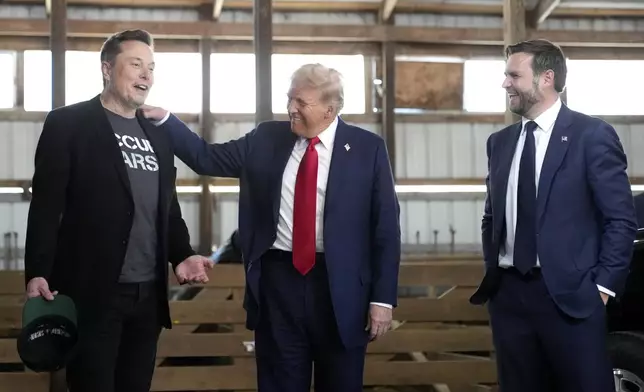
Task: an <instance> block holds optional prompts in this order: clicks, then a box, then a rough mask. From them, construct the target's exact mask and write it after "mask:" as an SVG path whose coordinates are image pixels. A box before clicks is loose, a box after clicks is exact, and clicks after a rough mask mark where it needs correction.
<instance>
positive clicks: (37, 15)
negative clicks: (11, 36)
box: [0, 3, 47, 19]
mask: <svg viewBox="0 0 644 392" xmlns="http://www.w3.org/2000/svg"><path fill="white" fill-rule="evenodd" d="M43 4H44V3H43ZM46 17H47V13H46V12H45V6H44V5H6V4H2V5H0V18H26V19H44V18H46Z"/></svg>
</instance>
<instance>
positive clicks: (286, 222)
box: [273, 117, 392, 309]
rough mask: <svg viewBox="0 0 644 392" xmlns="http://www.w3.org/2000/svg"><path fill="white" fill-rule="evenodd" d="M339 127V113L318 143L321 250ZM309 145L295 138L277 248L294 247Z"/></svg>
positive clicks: (286, 170)
mask: <svg viewBox="0 0 644 392" xmlns="http://www.w3.org/2000/svg"><path fill="white" fill-rule="evenodd" d="M337 128H338V118H337V117H336V118H335V119H334V120H333V122H332V123H331V125H329V127H328V128H327V129H325V130H324V131H322V132H321V133H320V134H319V135H318V137H319V138H320V142H319V143H318V144H316V145H315V150H316V151H317V153H318V179H317V205H316V214H315V215H316V217H315V243H316V245H315V248H316V251H317V252H324V201H325V197H326V185H327V180H328V179H329V168H330V167H331V155H332V152H333V143H334V141H335V133H336V130H337ZM308 145H309V142H308V140H307V139H305V138H303V137H300V138H298V140H297V141H296V142H295V146H294V147H293V150H292V151H291V156H290V157H289V159H288V162H287V163H286V167H285V168H284V174H283V175H282V192H281V197H280V210H279V220H278V222H277V238H276V239H275V243H273V248H275V249H280V250H284V251H287V252H290V251H291V250H292V249H293V205H294V200H295V180H296V179H297V171H298V169H299V167H300V162H301V161H302V158H303V157H304V153H305V152H306V148H307V146H308ZM372 304H374V305H380V306H384V307H387V308H390V309H391V308H392V306H391V305H390V304H383V303H379V302H372Z"/></svg>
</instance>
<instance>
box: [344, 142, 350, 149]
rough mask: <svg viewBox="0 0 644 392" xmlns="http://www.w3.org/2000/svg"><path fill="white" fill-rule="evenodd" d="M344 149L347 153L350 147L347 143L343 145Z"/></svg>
mask: <svg viewBox="0 0 644 392" xmlns="http://www.w3.org/2000/svg"><path fill="white" fill-rule="evenodd" d="M344 149H345V150H347V151H349V150H350V149H351V146H350V145H349V143H347V144H345V145H344Z"/></svg>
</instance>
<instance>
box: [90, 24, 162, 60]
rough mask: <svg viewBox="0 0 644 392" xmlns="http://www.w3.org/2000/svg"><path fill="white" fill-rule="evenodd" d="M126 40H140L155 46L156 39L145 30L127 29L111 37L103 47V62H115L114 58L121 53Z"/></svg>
mask: <svg viewBox="0 0 644 392" xmlns="http://www.w3.org/2000/svg"><path fill="white" fill-rule="evenodd" d="M126 41H139V42H143V43H144V44H146V45H148V46H153V44H154V40H153V39H152V36H151V35H150V33H148V32H147V31H145V30H125V31H121V32H120V33H116V34H114V35H112V36H111V37H109V38H108V39H107V40H106V41H105V42H104V43H103V46H102V47H101V62H103V61H107V62H108V63H110V64H112V63H114V59H115V58H116V56H118V54H119V53H121V44H122V43H123V42H126Z"/></svg>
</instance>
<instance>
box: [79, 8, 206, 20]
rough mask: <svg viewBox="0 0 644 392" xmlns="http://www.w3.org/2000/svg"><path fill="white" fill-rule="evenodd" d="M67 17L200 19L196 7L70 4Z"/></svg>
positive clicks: (93, 18) (86, 18)
mask: <svg viewBox="0 0 644 392" xmlns="http://www.w3.org/2000/svg"><path fill="white" fill-rule="evenodd" d="M67 18H68V19H79V20H122V21H155V22H168V21H175V22H192V21H197V20H199V12H198V11H197V10H196V9H182V8H125V7H105V8H103V7H100V8H99V7H77V6H68V7H67Z"/></svg>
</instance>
